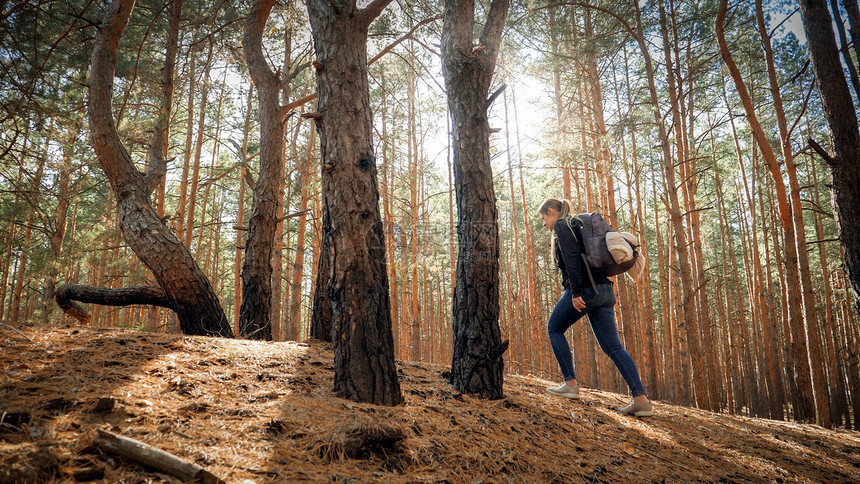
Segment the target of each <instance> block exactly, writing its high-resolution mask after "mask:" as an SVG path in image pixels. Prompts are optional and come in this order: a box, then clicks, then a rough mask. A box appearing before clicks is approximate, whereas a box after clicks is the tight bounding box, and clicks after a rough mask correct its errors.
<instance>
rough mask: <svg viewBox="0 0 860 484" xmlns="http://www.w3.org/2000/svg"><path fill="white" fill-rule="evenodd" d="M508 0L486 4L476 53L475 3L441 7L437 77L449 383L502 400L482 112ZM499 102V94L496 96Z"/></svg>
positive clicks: (492, 206) (493, 217) (495, 255)
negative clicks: (449, 198) (455, 248)
mask: <svg viewBox="0 0 860 484" xmlns="http://www.w3.org/2000/svg"><path fill="white" fill-rule="evenodd" d="M508 5H509V1H508V0H493V2H492V4H491V6H490V10H489V12H488V16H487V23H486V25H485V26H484V29H483V32H482V34H481V38H480V43H479V44H478V45H477V46H475V45H474V41H473V29H474V25H475V2H474V1H473V0H448V1H446V2H445V13H444V21H443V26H442V74H443V75H444V78H445V87H446V89H447V91H448V109H449V111H450V113H451V119H452V128H453V129H452V138H453V143H454V182H455V188H456V192H457V216H458V226H457V238H458V240H459V253H458V256H457V285H456V287H455V288H454V356H453V361H452V368H451V378H450V382H451V384H452V385H453V386H454V388H456V389H457V390H459V391H461V392H464V393H476V394H480V395H482V396H485V397H488V398H492V399H495V398H502V397H503V389H502V384H503V370H504V363H503V360H502V354H503V353H504V351H505V350H506V349H507V346H508V342H507V341H505V342H502V341H501V331H500V329H499V230H498V222H497V219H498V214H497V210H496V194H495V191H494V188H493V173H492V167H491V165H490V141H489V134H490V126H489V123H488V121H487V110H488V109H489V107H490V103H491V102H492V100H493V99H488V98H487V96H488V94H489V89H490V82H491V81H492V76H493V71H494V69H495V65H496V58H497V56H498V51H499V44H500V43H501V36H502V29H503V27H504V24H505V17H506V16H507V11H508ZM497 94H498V93H497Z"/></svg>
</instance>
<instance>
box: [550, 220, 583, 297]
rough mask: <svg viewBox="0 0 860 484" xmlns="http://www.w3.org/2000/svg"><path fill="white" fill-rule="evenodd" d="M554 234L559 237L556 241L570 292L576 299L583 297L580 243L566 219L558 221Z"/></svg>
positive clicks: (554, 227)
mask: <svg viewBox="0 0 860 484" xmlns="http://www.w3.org/2000/svg"><path fill="white" fill-rule="evenodd" d="M553 232H555V235H556V237H557V238H556V241H557V243H558V248H559V252H561V259H562V261H563V262H564V267H565V269H566V272H567V280H568V282H570V292H571V294H573V297H574V298H576V297H579V296H581V295H582V289H581V287H582V271H581V270H580V268H581V267H582V256H581V255H580V254H581V252H580V250H579V243H578V242H577V239H576V236H575V235H574V234H573V231H572V230H571V227H570V226H569V225H568V221H567V220H565V219H558V220H557V221H556V222H555V225H554V226H553Z"/></svg>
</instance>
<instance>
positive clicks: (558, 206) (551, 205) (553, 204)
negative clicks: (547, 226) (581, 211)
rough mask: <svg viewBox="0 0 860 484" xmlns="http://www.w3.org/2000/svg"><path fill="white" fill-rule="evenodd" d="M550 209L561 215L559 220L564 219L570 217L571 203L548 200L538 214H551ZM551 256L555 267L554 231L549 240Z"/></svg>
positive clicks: (541, 206)
mask: <svg viewBox="0 0 860 484" xmlns="http://www.w3.org/2000/svg"><path fill="white" fill-rule="evenodd" d="M549 209H553V210H555V211H556V212H558V213H559V220H561V219H563V218H564V217H568V216H570V211H571V209H570V202H569V201H568V200H558V199H555V198H547V199H546V200H544V201H543V203H542V204H540V208H539V209H538V213H542V214H544V215H548V214H549ZM549 240H550V242H549V256H550V257H551V258H552V263H553V265H555V231H553V234H552V237H550V238H549Z"/></svg>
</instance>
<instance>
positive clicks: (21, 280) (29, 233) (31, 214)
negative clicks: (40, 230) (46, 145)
mask: <svg viewBox="0 0 860 484" xmlns="http://www.w3.org/2000/svg"><path fill="white" fill-rule="evenodd" d="M38 157H39V165H38V167H37V168H36V174H35V175H34V176H33V180H32V184H31V186H30V193H29V194H28V196H27V199H28V202H29V203H28V205H29V209H28V211H27V224H26V225H25V226H24V239H23V240H22V242H21V256H20V257H19V258H18V269H17V270H16V271H15V276H16V277H15V279H14V281H15V286H14V288H13V291H12V310H11V311H10V312H9V319H10V320H12V321H15V322H17V321H18V320H20V319H21V318H22V315H21V308H22V307H23V308H24V311H23V312H24V314H23V318H24V319H27V318H29V317H30V316H31V314H29V313H28V312H27V305H26V304H23V305H22V301H23V299H24V286H25V285H27V284H26V283H27V263H28V262H29V261H30V241H31V240H32V237H33V222H34V219H35V217H36V210H37V207H38V203H39V198H40V193H39V192H40V189H41V185H42V175H43V174H44V172H45V161H46V160H47V153H43V154H41V155H38Z"/></svg>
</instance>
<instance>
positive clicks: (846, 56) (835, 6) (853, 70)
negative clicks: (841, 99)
mask: <svg viewBox="0 0 860 484" xmlns="http://www.w3.org/2000/svg"><path fill="white" fill-rule="evenodd" d="M830 8H831V9H832V12H833V20H834V22H833V24H834V25H835V26H836V33H837V34H839V43H840V44H841V45H842V48H841V49H839V51H840V52H841V53H842V60H843V62H844V63H845V67H847V68H848V77H849V78H850V79H851V87H853V88H854V95H856V96H857V97H858V98H860V78H858V76H857V66H856V65H854V58H852V57H851V49H849V48H848V35H847V34H846V33H845V23H844V22H843V21H842V14H841V13H840V12H839V2H838V1H837V0H830Z"/></svg>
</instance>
